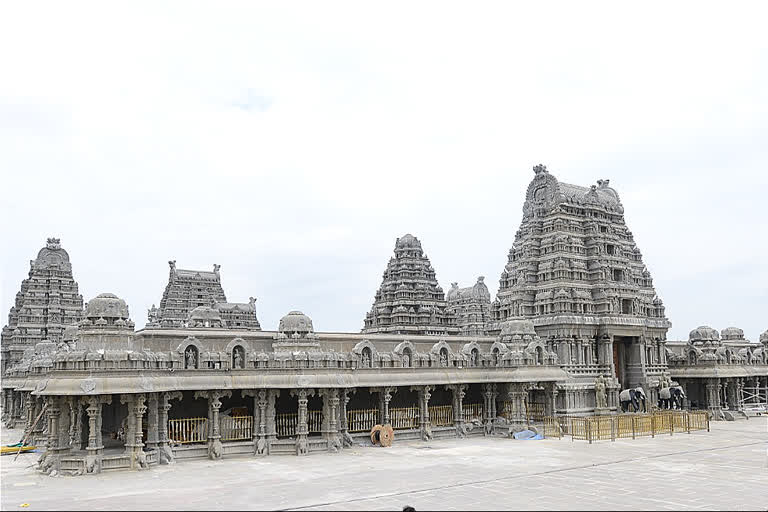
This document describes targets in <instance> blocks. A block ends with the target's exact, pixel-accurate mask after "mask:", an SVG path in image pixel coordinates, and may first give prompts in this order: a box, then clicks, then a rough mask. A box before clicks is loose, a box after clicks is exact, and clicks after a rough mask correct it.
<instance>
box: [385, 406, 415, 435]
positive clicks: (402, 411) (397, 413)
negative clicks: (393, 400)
mask: <svg viewBox="0 0 768 512" xmlns="http://www.w3.org/2000/svg"><path fill="white" fill-rule="evenodd" d="M389 419H390V421H391V422H392V428H393V429H395V430H405V429H413V428H419V408H418V407H397V408H394V409H390V410H389Z"/></svg>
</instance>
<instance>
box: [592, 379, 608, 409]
mask: <svg viewBox="0 0 768 512" xmlns="http://www.w3.org/2000/svg"><path fill="white" fill-rule="evenodd" d="M606 407H608V394H607V392H606V385H605V377H603V376H602V375H599V376H598V377H597V379H595V408H596V409H605V408H606Z"/></svg>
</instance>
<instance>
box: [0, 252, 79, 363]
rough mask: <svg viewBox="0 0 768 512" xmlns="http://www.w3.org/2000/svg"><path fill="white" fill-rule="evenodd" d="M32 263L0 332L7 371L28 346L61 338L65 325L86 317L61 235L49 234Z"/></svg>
mask: <svg viewBox="0 0 768 512" xmlns="http://www.w3.org/2000/svg"><path fill="white" fill-rule="evenodd" d="M29 267H30V268H29V277H28V278H27V279H24V280H23V281H22V282H21V289H20V290H19V292H18V293H17V294H16V302H15V304H14V305H13V307H11V310H10V312H9V313H8V325H6V326H5V327H3V331H2V334H0V347H1V349H2V372H3V374H5V370H6V368H7V367H9V366H11V365H13V364H15V363H17V362H19V361H20V360H21V359H22V357H23V355H24V351H25V350H28V349H30V348H34V346H35V345H36V344H37V343H40V342H41V341H43V340H47V341H52V342H59V341H61V339H62V336H63V334H64V329H65V328H66V327H67V326H69V325H72V324H74V323H76V322H78V321H80V319H81V318H82V313H83V296H82V295H80V294H79V292H78V286H77V282H76V281H75V279H74V278H73V277H72V264H71V263H70V262H69V254H67V251H65V250H64V249H62V248H61V241H60V240H59V239H58V238H49V239H48V242H47V243H46V245H45V247H43V248H42V249H40V251H39V252H38V253H37V258H35V259H34V260H30V261H29Z"/></svg>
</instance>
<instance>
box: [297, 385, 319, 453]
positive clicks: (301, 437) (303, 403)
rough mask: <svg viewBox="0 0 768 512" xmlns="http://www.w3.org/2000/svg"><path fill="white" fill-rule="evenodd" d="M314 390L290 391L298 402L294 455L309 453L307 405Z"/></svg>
mask: <svg viewBox="0 0 768 512" xmlns="http://www.w3.org/2000/svg"><path fill="white" fill-rule="evenodd" d="M314 394H315V390H314V389H292V390H291V396H297V397H298V400H299V417H298V421H297V423H296V455H306V454H307V453H309V443H308V441H307V436H308V435H309V425H307V416H308V412H307V404H308V403H309V397H310V396H314Z"/></svg>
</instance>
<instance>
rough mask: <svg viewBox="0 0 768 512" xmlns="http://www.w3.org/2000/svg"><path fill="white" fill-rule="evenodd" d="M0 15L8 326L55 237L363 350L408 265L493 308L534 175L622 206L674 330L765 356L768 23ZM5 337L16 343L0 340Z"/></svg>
mask: <svg viewBox="0 0 768 512" xmlns="http://www.w3.org/2000/svg"><path fill="white" fill-rule="evenodd" d="M533 4H534V3H532V2H527V3H525V4H523V3H522V2H521V3H515V4H513V3H511V2H503V3H495V4H491V3H479V4H478V3H474V2H473V3H471V4H468V3H461V4H459V3H455V4H454V3H445V2H441V3H434V4H428V3H421V2H419V3H414V2H402V3H398V2H395V3H388V4H387V5H386V6H384V5H383V4H381V5H376V6H373V5H374V4H371V3H361V2H350V3H343V4H342V3H335V2H330V3H329V2H307V3H291V4H290V5H288V3H287V2H274V3H272V4H271V6H267V4H266V3H256V2H245V3H242V4H235V3H231V2H228V3H216V4H214V3H209V4H207V6H206V7H202V4H198V3H190V2H183V3H175V4H170V3H156V2H152V3H149V2H148V3H144V4H140V3H130V4H125V5H121V6H120V7H119V8H118V7H116V4H114V3H109V4H105V3H93V4H81V3H74V2H66V3H64V2H58V3H54V2H51V3H29V2H5V3H3V5H2V7H0V48H1V49H0V56H2V58H1V59H0V173H2V174H1V176H2V181H0V192H1V196H0V197H1V199H0V236H1V237H2V238H0V240H2V245H3V247H2V250H0V265H1V266H2V274H1V276H0V277H1V279H0V283H1V285H2V293H1V294H0V296H1V302H0V310H2V312H3V313H2V314H3V315H5V314H6V312H7V311H8V309H9V308H10V306H11V304H12V302H13V299H14V296H15V294H16V292H17V291H18V288H19V285H20V282H21V280H22V279H23V278H25V277H26V275H27V272H28V270H29V259H31V258H34V257H35V255H36V253H37V251H38V249H39V248H40V247H41V246H43V245H44V243H45V239H46V237H49V236H58V237H60V238H61V239H62V244H63V246H64V247H65V248H66V249H67V250H68V251H69V253H70V255H71V258H72V263H73V265H74V272H75V278H76V279H77V281H78V282H79V284H80V291H81V293H82V294H83V296H84V297H85V299H86V300H88V299H89V298H92V297H93V296H95V295H96V294H98V293H101V292H107V291H108V292H113V293H116V294H118V295H119V296H121V297H123V298H124V299H126V301H127V302H128V304H129V305H130V307H131V311H132V316H133V318H134V320H135V321H136V322H137V325H138V326H141V325H143V324H144V322H145V321H146V308H148V307H149V306H150V305H151V304H152V303H158V302H159V300H160V297H161V295H162V291H163V288H164V286H165V284H166V281H167V275H168V265H167V261H168V260H169V259H176V260H177V264H178V266H179V267H180V268H200V269H209V268H211V266H212V264H213V263H218V264H221V265H222V270H221V272H222V282H223V285H224V288H225V291H226V293H227V298H228V299H229V300H230V301H247V299H248V297H249V296H251V295H254V296H256V297H258V311H259V318H260V321H261V322H262V325H263V327H264V328H266V329H274V328H275V327H276V326H277V322H278V319H279V318H280V317H281V316H282V315H283V314H285V313H286V312H287V311H289V310H292V309H300V310H303V311H304V312H305V313H307V314H309V315H310V316H311V317H312V318H313V320H314V323H315V328H316V329H317V330H326V331H357V330H359V329H360V328H361V327H362V320H363V317H364V315H365V313H366V312H367V311H368V310H369V308H370V305H371V302H372V300H373V295H374V293H375V291H376V288H377V287H378V285H379V283H380V280H381V273H382V272H383V270H384V269H385V267H386V263H387V261H388V259H389V257H390V255H391V254H392V249H393V247H394V243H395V239H396V238H397V237H398V236H401V235H403V234H404V233H406V232H411V233H413V234H414V235H416V236H418V237H419V238H420V239H421V240H422V243H423V246H424V248H425V251H426V253H427V255H428V256H429V257H430V259H431V261H432V264H433V266H434V267H435V269H436V271H437V276H438V279H439V281H440V283H441V285H442V286H443V288H444V289H446V290H447V289H448V288H449V287H450V283H451V282H452V281H459V283H460V284H461V285H462V286H468V285H471V284H472V283H474V280H475V278H476V276H478V275H485V276H486V277H487V282H488V284H489V286H490V288H491V293H495V292H496V289H497V287H498V278H499V274H500V273H501V271H502V269H503V266H504V264H505V262H506V255H507V251H508V249H509V247H510V246H511V244H512V241H513V239H514V234H515V231H516V230H517V228H518V226H519V224H520V220H521V208H522V204H523V200H524V195H525V189H526V186H527V184H528V182H529V181H530V179H531V178H532V176H533V173H532V171H531V167H532V166H533V165H534V164H537V163H539V162H542V163H544V164H546V165H547V166H548V168H549V169H550V171H551V172H552V173H553V174H554V175H555V176H557V177H558V178H559V179H560V180H562V181H565V182H571V183H576V184H581V185H585V186H586V185H589V184H592V183H594V182H595V180H597V179H600V178H609V179H610V180H611V185H612V186H614V187H615V188H616V189H617V190H618V191H619V194H620V195H621V198H622V201H623V203H624V206H625V210H626V216H627V221H628V224H629V227H630V229H631V230H632V231H633V233H634V235H635V240H636V242H637V243H638V245H639V247H640V249H641V250H642V251H643V254H644V258H645V261H646V263H647V265H648V267H649V269H650V270H651V272H652V274H653V277H654V280H655V286H656V289H657V291H658V293H659V295H660V296H661V297H662V298H663V299H664V301H665V303H666V305H667V313H668V315H669V317H670V319H671V321H672V323H673V328H672V330H671V332H670V338H673V339H675V338H678V339H679V338H686V337H687V333H688V331H689V330H691V329H692V328H694V327H696V326H698V325H700V324H709V325H712V326H713V327H716V328H718V329H722V328H724V327H727V326H730V325H736V326H740V327H742V328H743V329H744V330H745V332H746V334H747V336H748V337H749V338H752V339H756V338H757V337H758V336H759V333H760V332H762V331H764V330H765V329H768V270H766V264H765V263H766V256H767V255H768V229H767V228H766V221H767V220H768V213H767V212H768V208H767V207H766V198H767V197H768V176H767V175H766V167H767V166H766V164H768V94H766V91H768V37H766V36H765V20H766V19H767V18H768V16H767V15H768V8H767V7H766V4H765V2H754V3H748V2H738V3H732V4H728V6H727V8H726V7H725V5H724V4H722V3H720V4H705V3H702V2H695V3H690V4H683V3H681V2H674V3H670V2H658V3H650V4H643V5H642V6H638V5H635V4H628V3H617V2H606V3H601V4H587V3H583V2H568V3H562V4H556V3H549V2H548V3H546V5H544V3H541V2H538V3H536V6H533ZM3 320H4V319H3Z"/></svg>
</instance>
